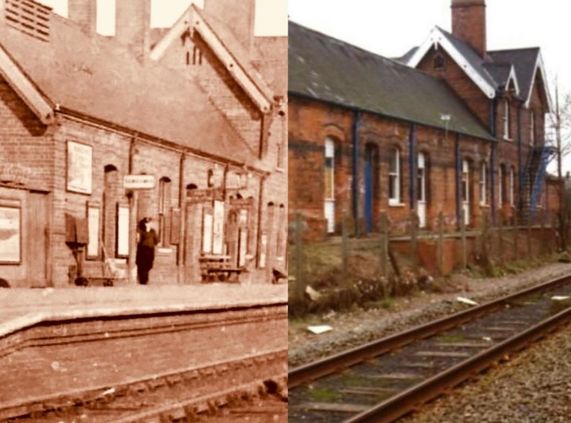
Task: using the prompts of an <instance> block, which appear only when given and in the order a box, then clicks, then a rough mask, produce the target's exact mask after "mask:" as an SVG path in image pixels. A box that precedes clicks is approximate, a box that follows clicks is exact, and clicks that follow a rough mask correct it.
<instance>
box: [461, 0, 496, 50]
mask: <svg viewBox="0 0 571 423" xmlns="http://www.w3.org/2000/svg"><path fill="white" fill-rule="evenodd" d="M452 34H453V35H454V36H456V37H457V38H460V39H461V40H463V41H465V42H467V43H468V44H469V45H470V46H471V47H472V48H473V49H474V50H476V51H477V52H478V54H479V55H480V56H482V57H484V56H485V55H486V51H487V41H486V1H485V0H452Z"/></svg>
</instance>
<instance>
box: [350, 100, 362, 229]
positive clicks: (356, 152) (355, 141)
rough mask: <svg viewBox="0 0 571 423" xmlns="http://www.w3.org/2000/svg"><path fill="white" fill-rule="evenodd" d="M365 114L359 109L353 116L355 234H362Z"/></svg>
mask: <svg viewBox="0 0 571 423" xmlns="http://www.w3.org/2000/svg"><path fill="white" fill-rule="evenodd" d="M362 117H363V115H362V114H361V112H359V111H355V115H354V118H353V134H352V135H353V137H352V138H353V172H352V173H353V184H352V185H353V186H352V190H353V220H354V222H355V236H359V235H360V234H361V228H360V227H359V200H360V195H359V164H360V163H359V157H360V154H359V152H360V149H361V143H360V140H359V129H360V126H361V120H362Z"/></svg>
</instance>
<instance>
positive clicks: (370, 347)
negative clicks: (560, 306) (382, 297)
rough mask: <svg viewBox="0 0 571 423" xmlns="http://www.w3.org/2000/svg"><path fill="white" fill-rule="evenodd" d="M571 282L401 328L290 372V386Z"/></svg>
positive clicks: (563, 279) (570, 278)
mask: <svg viewBox="0 0 571 423" xmlns="http://www.w3.org/2000/svg"><path fill="white" fill-rule="evenodd" d="M569 282H571V274H570V275H566V276H563V277H559V278H557V279H552V280H550V281H548V282H544V283H542V284H539V285H535V286H532V287H529V288H526V289H524V290H522V291H518V292H516V293H514V294H510V295H507V296H504V297H501V298H498V299H495V300H492V301H489V302H487V303H485V304H482V305H478V306H475V307H472V308H469V309H467V310H464V311H461V312H458V313H455V314H452V315H450V316H446V317H443V318H440V319H437V320H435V321H432V322H429V323H426V324H423V325H420V326H416V327H414V328H412V329H409V330H406V331H404V332H399V333H397V334H394V335H390V336H388V337H385V338H382V339H379V340H376V341H372V342H369V343H367V344H364V345H361V346H358V347H356V348H352V349H349V350H347V351H343V352H341V353H339V354H335V355H332V356H329V357H326V358H324V359H321V360H318V361H315V362H313V363H309V364H306V365H303V366H300V367H297V368H294V369H292V370H290V371H289V372H288V388H289V389H294V388H296V387H298V386H300V385H305V384H308V383H310V382H312V381H314V380H316V379H320V378H323V377H325V376H327V375H330V374H333V373H338V372H340V371H342V370H345V369H347V368H349V367H352V366H354V365H356V364H358V363H361V362H363V361H366V360H368V359H371V358H374V357H377V356H379V355H382V354H384V353H387V352H389V351H393V350H395V349H397V348H401V347H403V346H405V345H407V344H410V343H412V342H414V341H416V340H418V339H425V338H429V337H431V336H433V335H435V334H438V333H440V332H443V331H445V330H448V329H452V328H455V327H458V326H460V325H462V324H463V323H466V322H469V321H473V320H475V319H477V318H478V317H480V316H483V315H488V314H490V313H492V312H493V311H495V310H498V309H501V308H502V307H504V306H505V305H506V304H508V303H509V302H512V301H515V300H518V299H521V298H524V297H526V296H529V295H532V294H535V293H537V292H541V291H545V290H548V289H552V288H556V287H558V286H559V285H563V284H566V283H569Z"/></svg>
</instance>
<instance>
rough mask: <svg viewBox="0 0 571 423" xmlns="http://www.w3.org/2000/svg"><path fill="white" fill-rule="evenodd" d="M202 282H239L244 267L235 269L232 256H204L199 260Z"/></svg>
mask: <svg viewBox="0 0 571 423" xmlns="http://www.w3.org/2000/svg"><path fill="white" fill-rule="evenodd" d="M199 262H200V271H201V275H202V280H203V281H205V282H217V281H220V282H239V279H240V274H241V273H242V272H243V271H244V270H245V269H244V268H242V267H233V266H232V265H231V263H230V256H227V255H204V256H202V257H200V258H199Z"/></svg>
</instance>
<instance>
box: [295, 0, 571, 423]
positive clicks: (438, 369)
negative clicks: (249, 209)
mask: <svg viewBox="0 0 571 423" xmlns="http://www.w3.org/2000/svg"><path fill="white" fill-rule="evenodd" d="M570 13H571V9H570V8H569V6H568V5H567V4H566V3H565V2H560V1H554V0H546V1H543V2H541V3H537V2H532V1H521V0H519V1H516V0H430V1H427V0H401V1H370V0H355V1H353V2H347V1H342V0H314V1H311V2H309V1H303V0H289V5H288V17H289V19H288V20H289V27H288V29H289V31H288V43H289V49H288V75H289V78H288V79H289V82H288V96H289V97H288V106H289V120H288V151H289V153H288V155H289V160H288V165H289V187H288V188H289V192H288V200H289V202H288V216H289V217H288V220H289V234H290V236H289V241H288V244H289V252H288V257H289V259H288V262H289V266H288V269H289V274H290V276H289V285H288V292H289V327H288V338H289V343H288V346H289V350H288V363H289V369H288V389H289V402H288V414H289V422H292V423H298V422H323V423H325V422H327V423H337V422H338V423H341V422H344V423H349V422H350V423H357V422H359V423H364V422H367V423H369V422H375V423H383V422H396V421H398V422H403V423H421V422H422V423H432V422H433V423H460V422H467V423H479V422H510V423H520V422H567V421H570V417H569V416H570V415H571V402H570V401H569V398H570V396H569V395H570V392H571V390H570V386H571V385H570V384H569V378H570V377H571V366H570V364H569V360H568V357H569V354H571V326H570V324H571V284H570V281H571V265H570V263H571V255H570V246H569V239H570V234H571V232H570V225H569V221H570V220H569V216H570V215H569V213H570V204H571V191H570V190H571V177H570V172H571V160H570V158H571V156H570V155H569V152H570V151H571V60H570V59H569V55H568V54H566V53H565V52H566V51H568V49H569V48H568V43H569V40H570V39H571V31H570V29H569V23H568V19H569V16H570Z"/></svg>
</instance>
